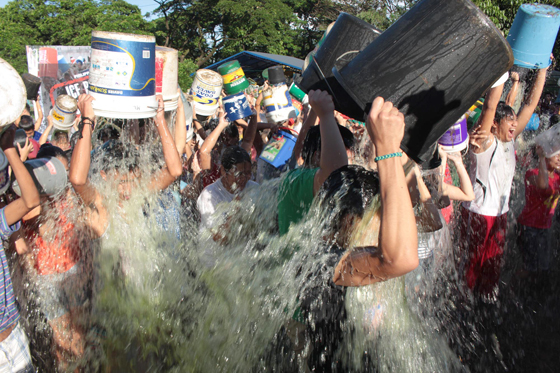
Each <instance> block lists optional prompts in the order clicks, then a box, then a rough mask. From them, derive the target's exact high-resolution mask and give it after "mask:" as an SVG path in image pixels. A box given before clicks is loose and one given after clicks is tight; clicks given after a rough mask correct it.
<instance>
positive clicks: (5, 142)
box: [0, 126, 40, 225]
mask: <svg viewBox="0 0 560 373" xmlns="http://www.w3.org/2000/svg"><path fill="white" fill-rule="evenodd" d="M15 131H16V129H15V126H12V128H9V129H7V130H6V132H4V133H3V134H2V137H1V138H0V146H1V147H2V150H3V151H4V154H5V155H6V158H7V159H8V162H9V163H10V167H11V168H12V172H13V173H14V176H15V177H16V180H17V181H18V184H19V185H20V188H21V198H18V199H17V200H15V201H13V202H11V203H10V204H9V205H7V206H6V208H5V210H4V214H5V216H6V222H7V223H8V225H12V224H15V223H17V222H18V221H19V220H21V218H23V216H24V215H25V214H27V213H28V212H29V211H31V209H33V208H35V207H37V206H38V205H39V202H40V200H39V192H38V191H37V188H36V187H35V183H34V182H33V179H32V178H31V175H30V174H29V172H28V171H27V168H25V166H24V165H23V162H22V161H21V159H20V158H19V155H18V153H17V151H16V149H15V148H14V144H13V143H14V134H15Z"/></svg>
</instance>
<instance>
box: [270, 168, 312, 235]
mask: <svg viewBox="0 0 560 373" xmlns="http://www.w3.org/2000/svg"><path fill="white" fill-rule="evenodd" d="M317 171H319V169H318V168H314V169H309V168H297V169H295V170H291V171H289V172H288V173H287V174H286V176H284V179H283V180H282V182H281V184H280V189H279V192H278V230H279V232H280V234H281V235H283V234H286V233H287V232H288V230H289V229H290V224H297V223H299V221H300V220H301V219H302V218H303V216H304V215H305V214H306V213H307V211H309V208H310V207H311V203H312V202H313V182H314V180H315V174H316V173H317Z"/></svg>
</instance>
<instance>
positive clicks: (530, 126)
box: [523, 113, 541, 131]
mask: <svg viewBox="0 0 560 373" xmlns="http://www.w3.org/2000/svg"><path fill="white" fill-rule="evenodd" d="M540 124H541V118H539V115H538V114H537V113H533V115H531V119H529V123H527V125H526V126H525V128H524V129H523V130H524V131H536V130H538V129H539V125H540Z"/></svg>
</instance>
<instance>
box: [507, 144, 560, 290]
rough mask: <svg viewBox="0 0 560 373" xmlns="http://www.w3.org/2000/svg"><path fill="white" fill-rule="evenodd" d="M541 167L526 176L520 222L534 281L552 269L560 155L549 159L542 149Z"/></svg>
mask: <svg viewBox="0 0 560 373" xmlns="http://www.w3.org/2000/svg"><path fill="white" fill-rule="evenodd" d="M537 154H538V156H539V164H538V167H537V168H534V169H530V170H527V172H526V173H525V207H524V208H523V211H522V212H521V214H520V215H519V217H518V218H517V223H518V229H519V243H520V246H519V247H520V249H521V254H522V257H523V266H524V269H525V270H526V271H528V272H529V274H530V275H531V277H532V280H533V281H536V280H539V277H541V276H542V275H543V274H545V273H546V272H547V271H548V269H549V265H550V254H551V253H550V249H551V248H550V243H549V240H550V227H551V225H552V219H553V217H554V211H555V209H556V205H557V204H558V198H560V175H559V174H560V151H558V152H556V153H553V154H551V155H550V156H549V157H546V156H545V154H544V151H543V149H542V148H541V147H540V146H538V147H537Z"/></svg>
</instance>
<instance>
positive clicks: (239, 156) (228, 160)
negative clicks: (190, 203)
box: [196, 145, 258, 229]
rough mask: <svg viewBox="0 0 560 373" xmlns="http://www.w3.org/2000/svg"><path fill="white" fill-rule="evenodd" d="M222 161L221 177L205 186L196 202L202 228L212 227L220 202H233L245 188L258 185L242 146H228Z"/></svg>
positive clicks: (248, 157) (247, 154) (249, 160)
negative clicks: (213, 216)
mask: <svg viewBox="0 0 560 373" xmlns="http://www.w3.org/2000/svg"><path fill="white" fill-rule="evenodd" d="M221 161H222V165H221V166H220V174H221V177H220V178H219V179H218V180H217V181H216V182H215V183H213V184H210V185H209V186H207V187H206V188H204V190H203V191H202V193H200V196H199V197H198V200H197V202H196V204H197V207H198V211H199V212H200V218H201V229H205V228H210V227H212V225H213V220H212V215H213V214H214V212H215V211H216V208H217V206H218V205H219V204H220V203H224V202H231V201H233V199H234V198H236V196H238V195H239V194H240V193H241V192H243V191H244V190H245V189H247V188H252V187H255V186H257V185H258V184H257V183H255V182H254V181H252V180H251V176H252V174H251V157H250V156H249V153H247V151H245V150H244V149H243V148H241V147H240V146H237V145H235V146H230V147H228V148H226V149H225V150H224V153H223V155H222V159H221Z"/></svg>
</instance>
